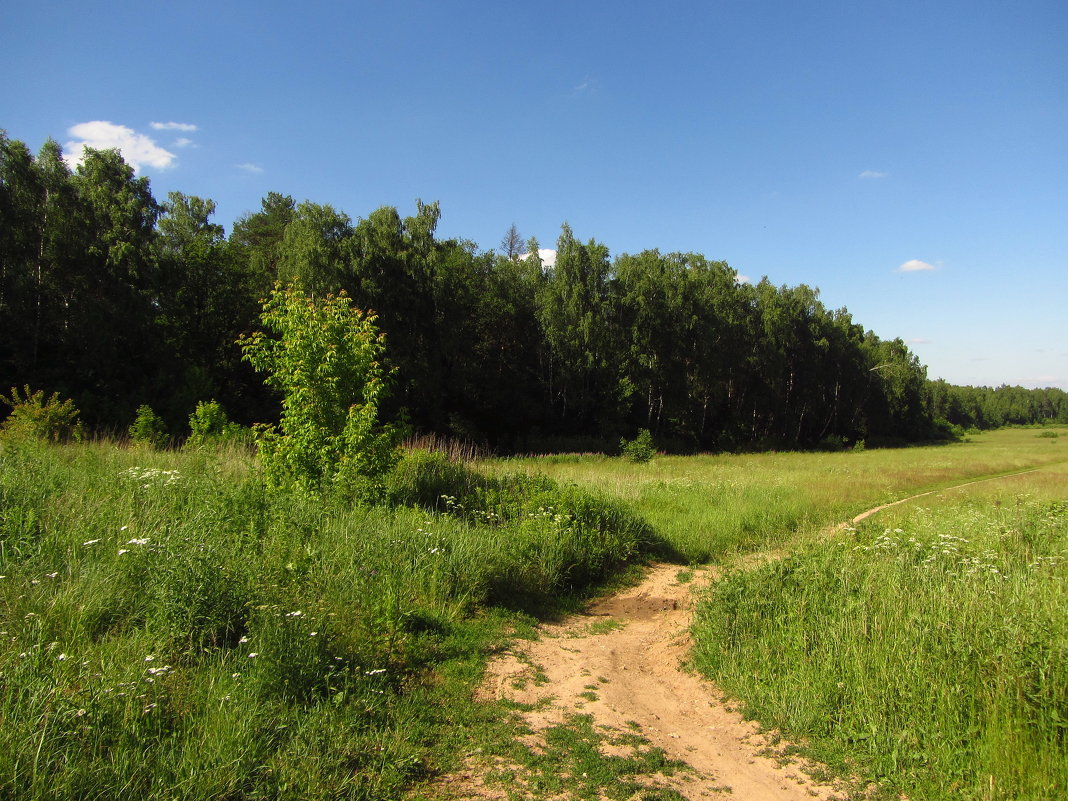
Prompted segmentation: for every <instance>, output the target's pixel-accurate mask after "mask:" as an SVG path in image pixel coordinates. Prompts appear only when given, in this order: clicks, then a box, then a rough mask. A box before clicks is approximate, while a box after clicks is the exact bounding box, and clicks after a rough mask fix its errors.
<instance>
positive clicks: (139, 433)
mask: <svg viewBox="0 0 1068 801" xmlns="http://www.w3.org/2000/svg"><path fill="white" fill-rule="evenodd" d="M130 439H131V440H132V441H133V443H134V444H135V445H145V446H147V447H149V448H152V449H153V450H156V451H158V450H162V449H163V448H165V447H166V446H167V440H168V439H169V437H168V436H167V425H166V423H164V422H163V418H161V417H160V416H159V415H158V414H156V413H155V412H154V411H153V410H152V407H151V406H149V405H148V404H142V405H141V406H138V407H137V417H136V418H135V419H134V421H133V423H132V424H131V425H130Z"/></svg>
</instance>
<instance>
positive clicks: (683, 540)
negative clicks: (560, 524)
mask: <svg viewBox="0 0 1068 801" xmlns="http://www.w3.org/2000/svg"><path fill="white" fill-rule="evenodd" d="M1046 431H1047V432H1048V433H1053V431H1052V430H1046ZM1041 433H1042V431H1036V430H1034V429H1005V430H1000V431H993V432H986V433H982V434H975V435H973V436H972V437H971V438H970V439H969V441H966V442H961V443H953V444H946V445H935V446H925V447H910V448H893V449H878V450H866V451H841V452H835V453H797V452H772V453H746V454H716V455H700V456H659V457H657V458H656V459H654V460H653V461H652V462H649V463H648V464H633V463H631V462H628V461H625V460H622V459H614V458H608V457H605V456H601V455H597V454H591V455H565V456H545V457H530V458H522V459H507V460H496V461H491V462H485V463H483V465H484V467H485V468H487V469H491V470H499V471H512V470H524V471H528V472H532V473H540V474H544V475H547V476H549V477H551V478H553V479H555V480H557V481H560V482H565V483H569V482H574V483H577V484H579V485H581V486H584V487H589V488H591V489H593V490H595V491H597V492H599V493H602V494H605V495H609V496H612V497H616V498H619V499H621V500H623V501H625V502H627V503H628V504H629V505H630V506H631V507H632V508H633V509H634V510H635V511H637V512H638V513H639V514H640V515H642V516H643V517H644V518H645V519H646V520H648V521H649V523H650V524H651V525H652V526H653V527H654V528H655V529H656V530H657V532H658V533H659V534H660V535H661V536H663V537H664V539H665V540H666V541H667V542H668V543H670V545H671V546H672V547H673V548H674V549H675V550H676V551H677V552H678V553H679V554H680V555H681V556H682V557H683V558H684V559H686V560H688V561H691V562H694V563H704V562H709V561H716V560H719V559H722V558H724V557H726V556H728V555H730V554H732V553H737V552H740V551H752V550H756V549H759V548H766V547H775V546H777V545H779V544H782V543H783V542H785V541H786V540H788V539H790V538H792V537H794V535H795V532H796V531H797V530H798V529H804V528H811V527H813V526H816V527H818V526H823V525H827V524H831V523H835V522H839V521H841V520H845V519H848V518H851V517H853V516H854V515H856V514H858V513H859V512H861V511H863V510H865V509H868V508H870V507H872V506H875V505H877V504H881V503H887V502H890V501H894V500H897V499H899V498H902V497H904V496H906V495H909V494H912V493H913V492H919V491H924V490H927V489H935V488H938V487H942V486H949V485H951V484H954V483H960V482H962V481H967V480H968V479H969V478H974V477H986V476H991V475H996V474H1001V473H1010V472H1013V471H1017V470H1023V469H1027V468H1031V467H1037V466H1040V465H1043V464H1050V463H1054V462H1058V461H1062V460H1065V459H1068V432H1063V431H1062V434H1061V436H1060V437H1043V436H1039V434H1041Z"/></svg>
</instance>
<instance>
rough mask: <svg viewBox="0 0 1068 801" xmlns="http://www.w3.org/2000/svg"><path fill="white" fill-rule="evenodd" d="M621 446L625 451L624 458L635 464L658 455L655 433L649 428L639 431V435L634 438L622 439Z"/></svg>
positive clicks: (642, 462)
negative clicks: (654, 439) (654, 440)
mask: <svg viewBox="0 0 1068 801" xmlns="http://www.w3.org/2000/svg"><path fill="white" fill-rule="evenodd" d="M619 448H620V450H621V451H622V452H623V456H624V458H626V459H627V460H628V461H631V462H634V463H635V464H644V463H645V462H648V461H651V460H652V458H653V457H654V456H656V448H655V447H653V435H652V433H650V431H649V429H647V428H643V429H641V430H640V431H638V436H636V437H635V438H634V439H632V440H626V439H622V440H620V441H619Z"/></svg>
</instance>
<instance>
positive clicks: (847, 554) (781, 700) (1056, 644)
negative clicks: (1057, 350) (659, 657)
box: [693, 433, 1068, 801]
mask: <svg viewBox="0 0 1068 801" xmlns="http://www.w3.org/2000/svg"><path fill="white" fill-rule="evenodd" d="M1031 436H1034V434H1033V433H1032V434H1031ZM1054 441H1055V440H1054ZM693 632H694V638H695V641H696V643H697V647H696V651H695V662H696V665H697V666H698V668H699V669H700V670H701V671H702V672H704V673H705V674H706V675H707V676H709V677H710V678H713V679H714V680H715V681H716V682H717V683H718V684H719V685H720V686H721V687H722V688H723V689H724V690H726V691H727V692H728V693H729V694H731V695H733V696H735V697H737V698H739V699H741V701H742V702H743V704H744V706H745V708H746V710H747V713H748V714H749V715H751V716H753V717H755V718H757V719H759V720H760V721H761V722H762V723H764V724H765V725H767V726H770V727H774V728H777V729H779V730H780V731H782V732H783V733H785V734H786V735H787V736H788V737H789V738H791V739H793V740H797V741H803V742H805V743H807V745H808V752H809V753H811V754H814V755H815V756H816V757H817V758H819V759H820V760H822V761H824V762H827V763H829V764H831V765H833V766H835V767H837V768H838V769H840V770H842V771H844V772H847V773H854V774H858V775H861V776H863V777H864V778H865V779H872V780H877V781H878V782H879V783H880V785H881V786H882V787H883V788H884V789H887V790H890V791H894V792H901V793H904V794H906V795H907V796H908V797H910V798H914V799H920V798H922V799H959V798H968V799H991V800H992V799H1005V800H1006V801H1008V800H1009V799H1031V800H1032V801H1045V800H1046V799H1053V798H1063V797H1065V794H1066V793H1068V465H1066V464H1065V463H1063V462H1062V463H1060V464H1058V465H1054V466H1050V467H1048V468H1045V469H1043V470H1041V471H1039V472H1034V473H1027V474H1024V475H1019V476H1014V477H1010V478H1006V479H1001V480H998V481H995V482H983V483H980V484H975V485H973V486H971V487H966V488H962V489H959V490H954V491H950V492H945V493H938V494H934V495H930V496H927V497H924V498H920V499H917V500H915V501H912V502H910V503H907V504H902V505H899V506H896V507H893V508H891V509H887V510H884V511H883V512H881V513H879V514H878V515H876V516H874V517H872V518H869V519H868V520H865V521H863V522H862V523H861V524H860V525H858V526H856V527H855V528H854V527H851V528H848V529H846V531H845V532H843V533H842V534H841V535H839V536H837V537H834V538H829V539H823V540H822V541H820V540H815V539H814V540H813V541H810V542H809V543H808V544H807V545H804V546H803V547H801V548H799V549H798V550H796V551H795V552H794V553H792V554H791V555H790V556H789V557H787V558H785V559H783V560H781V561H778V562H774V563H771V564H767V565H764V566H762V567H760V568H757V569H754V570H745V571H742V570H739V571H736V572H733V573H729V574H728V575H727V576H726V577H725V578H724V579H723V580H721V581H720V582H718V583H717V584H716V585H715V587H714V588H713V590H712V591H711V592H710V593H709V594H708V596H707V597H706V598H705V600H704V601H703V602H702V603H701V604H700V606H699V608H698V611H697V615H696V619H695V623H694V628H693Z"/></svg>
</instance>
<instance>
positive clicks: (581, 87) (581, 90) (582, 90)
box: [571, 75, 597, 97]
mask: <svg viewBox="0 0 1068 801" xmlns="http://www.w3.org/2000/svg"><path fill="white" fill-rule="evenodd" d="M596 87H597V84H596V82H595V81H594V80H593V78H591V77H590V76H589V75H587V76H586V77H585V78H583V79H582V80H581V81H579V82H578V84H576V85H575V86H574V87H573V88H572V89H571V94H572V96H574V97H577V96H578V95H585V94H589V93H590V92H592V91H593V90H594V89H596Z"/></svg>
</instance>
